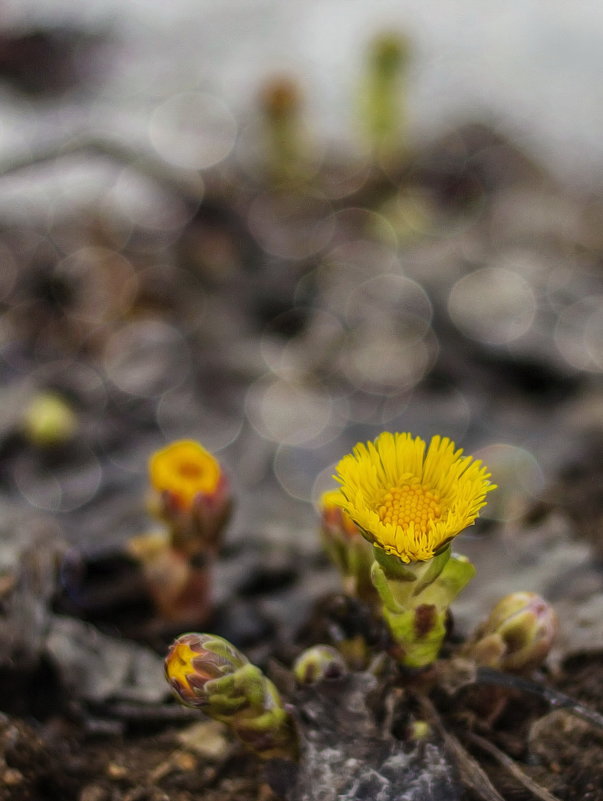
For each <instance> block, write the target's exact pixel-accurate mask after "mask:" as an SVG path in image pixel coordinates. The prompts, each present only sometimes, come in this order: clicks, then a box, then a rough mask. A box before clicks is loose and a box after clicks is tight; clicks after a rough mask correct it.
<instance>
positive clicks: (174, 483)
mask: <svg viewBox="0 0 603 801" xmlns="http://www.w3.org/2000/svg"><path fill="white" fill-rule="evenodd" d="M149 473H150V477H151V484H152V485H153V487H155V489H156V490H158V491H159V492H165V493H168V494H169V495H170V496H172V497H173V498H174V499H175V501H176V502H177V504H178V505H179V506H180V507H182V508H186V507H188V506H190V505H191V504H192V502H193V501H194V500H195V498H196V497H197V495H211V494H213V493H214V492H215V491H216V489H217V488H218V485H219V483H220V478H221V475H222V473H221V470H220V465H219V464H218V461H217V459H216V458H215V457H214V456H212V454H211V453H209V451H206V450H205V448H204V447H203V446H202V445H200V444H199V443H198V442H194V441H193V440H190V439H184V440H179V441H178V442H172V443H170V445H167V446H166V447H165V448H162V449H161V450H160V451H156V452H155V453H154V454H153V456H152V457H151V460H150V462H149Z"/></svg>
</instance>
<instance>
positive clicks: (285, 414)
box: [245, 376, 332, 445]
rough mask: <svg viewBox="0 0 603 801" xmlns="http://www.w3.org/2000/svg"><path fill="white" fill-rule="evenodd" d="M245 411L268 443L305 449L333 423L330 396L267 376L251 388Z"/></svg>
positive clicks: (246, 399) (247, 396)
mask: <svg viewBox="0 0 603 801" xmlns="http://www.w3.org/2000/svg"><path fill="white" fill-rule="evenodd" d="M245 411H246V413H247V417H248V419H249V421H250V422H251V424H252V425H253V427H254V428H255V429H256V431H257V432H258V433H259V434H261V435H262V436H263V437H265V438H266V439H269V440H272V441H273V442H278V443H282V444H286V445H303V444H305V443H309V442H312V441H313V440H316V439H317V438H319V437H320V436H321V434H322V433H323V432H324V431H325V429H326V428H327V426H328V425H329V424H330V423H331V419H332V401H331V398H330V396H329V395H327V394H326V393H321V392H319V391H317V390H314V389H311V388H308V387H305V386H303V385H302V384H298V383H294V382H291V381H285V380H283V379H280V378H275V377H273V376H267V377H263V378H260V379H258V380H257V381H255V382H254V383H253V384H252V385H251V386H250V388H249V390H248V392H247V395H246V398H245Z"/></svg>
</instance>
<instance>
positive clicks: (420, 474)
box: [334, 431, 496, 562]
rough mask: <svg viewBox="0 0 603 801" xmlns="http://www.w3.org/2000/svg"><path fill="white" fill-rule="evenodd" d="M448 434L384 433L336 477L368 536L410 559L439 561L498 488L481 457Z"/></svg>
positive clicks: (361, 446) (359, 448)
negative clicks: (469, 453)
mask: <svg viewBox="0 0 603 801" xmlns="http://www.w3.org/2000/svg"><path fill="white" fill-rule="evenodd" d="M462 454H463V451H462V449H456V446H455V445H454V443H453V442H451V440H449V439H448V438H446V437H440V436H436V437H433V438H432V440H431V442H430V444H429V448H428V449H427V453H426V452H425V442H424V441H423V440H422V439H420V438H419V437H413V436H412V435H411V434H392V433H390V432H387V431H386V432H384V433H382V434H380V435H379V436H378V437H377V439H376V440H375V441H374V442H368V443H366V444H365V443H358V444H357V445H356V447H355V448H354V449H353V451H352V453H350V454H347V455H346V456H344V457H343V459H341V461H340V462H339V464H338V465H337V468H336V471H337V472H336V475H335V476H334V477H335V478H336V479H337V481H339V483H340V484H341V495H342V497H343V500H342V504H341V505H342V508H343V509H344V510H345V512H347V514H348V515H349V516H350V518H351V519H352V520H353V521H354V522H355V523H356V524H357V525H358V527H359V528H360V529H361V531H362V533H363V534H364V536H365V537H366V538H367V539H368V540H370V541H371V542H373V543H374V544H375V545H378V546H379V547H381V548H383V550H384V551H386V552H387V553H390V554H393V555H395V556H397V557H398V558H399V559H401V560H402V561H403V562H416V561H425V560H427V559H431V558H432V557H433V556H434V555H435V553H436V552H437V551H438V550H440V549H441V548H442V547H443V546H444V545H445V544H446V543H447V542H449V541H450V540H451V539H452V538H453V537H456V535H457V534H459V533H460V532H461V531H462V530H463V529H465V528H466V527H467V526H470V525H471V524H472V523H473V522H474V521H475V519H476V517H477V515H478V513H479V510H480V509H481V508H482V507H483V506H485V504H486V494H487V493H488V492H490V491H491V490H493V489H495V488H496V485H495V484H492V483H491V482H490V481H489V478H490V473H489V472H488V469H487V468H486V467H485V466H484V465H482V463H481V462H480V461H477V460H475V459H473V458H472V457H471V456H463V455H462Z"/></svg>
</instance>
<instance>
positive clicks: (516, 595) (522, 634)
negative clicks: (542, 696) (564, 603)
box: [465, 592, 557, 672]
mask: <svg viewBox="0 0 603 801" xmlns="http://www.w3.org/2000/svg"><path fill="white" fill-rule="evenodd" d="M556 632H557V616H556V615H555V612H554V610H553V608H552V606H551V605H550V604H548V603H547V602H546V601H545V600H544V599H543V598H541V597H540V596H539V595H537V594H536V593H534V592H513V593H511V594H510V595H505V597H504V598H501V600H500V601H498V603H497V604H496V605H495V606H494V608H493V609H492V611H491V612H490V616H489V617H488V619H487V620H486V622H485V623H483V624H482V625H481V626H480V627H479V628H478V630H477V631H476V633H475V636H474V638H473V640H472V641H471V642H470V643H469V644H468V645H467V647H466V649H465V650H466V653H467V655H469V656H470V657H471V658H472V659H474V660H475V661H476V662H477V664H478V665H483V666H487V667H493V668H497V669H499V670H508V671H519V672H522V671H527V670H533V669H534V668H536V667H538V665H540V664H541V663H542V662H543V661H544V659H545V658H546V656H547V654H548V652H549V651H550V649H551V645H552V643H553V640H554V638H555V634H556Z"/></svg>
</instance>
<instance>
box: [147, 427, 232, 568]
mask: <svg viewBox="0 0 603 801" xmlns="http://www.w3.org/2000/svg"><path fill="white" fill-rule="evenodd" d="M149 475H150V480H151V485H152V486H153V488H154V489H155V490H156V491H157V496H156V497H155V498H152V499H151V500H152V507H151V508H152V511H153V512H154V514H156V515H157V516H158V517H160V518H161V519H162V520H165V521H166V522H167V523H168V525H169V527H170V530H171V535H172V545H174V546H175V547H177V548H178V549H180V550H183V551H185V552H187V553H189V555H193V554H197V555H198V554H200V553H203V552H206V553H208V554H209V552H212V553H215V551H216V550H217V549H218V546H219V544H220V540H221V535H222V531H223V529H224V527H225V525H226V523H227V522H228V519H229V517H230V513H231V510H232V497H231V492H230V482H229V481H228V479H227V477H226V475H225V474H224V473H223V472H222V469H221V467H220V464H219V462H218V460H217V459H216V458H215V457H214V456H212V454H211V453H209V452H208V451H206V450H205V448H204V447H203V446H202V445H200V444H199V443H198V442H194V441H193V440H189V439H185V440H180V441H178V442H172V443H171V444H170V445H167V446H166V447H165V448H163V449H162V450H159V451H156V452H155V453H154V454H153V455H152V457H151V459H150V461H149Z"/></svg>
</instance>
